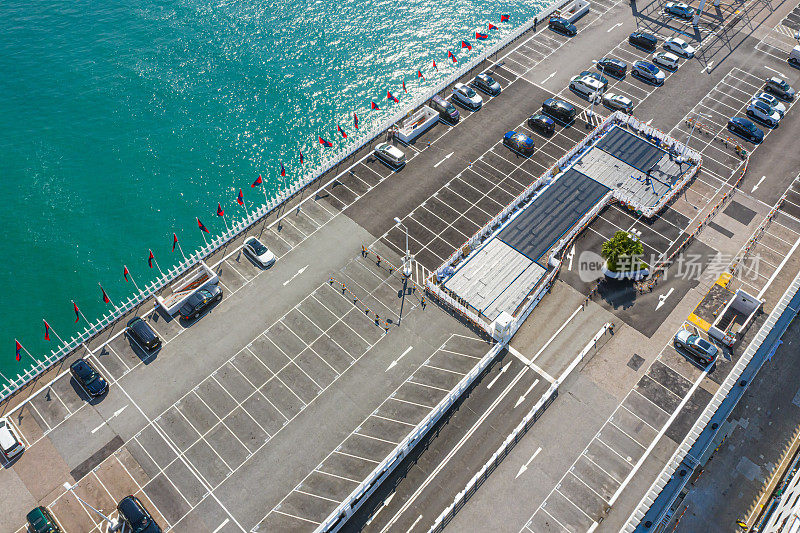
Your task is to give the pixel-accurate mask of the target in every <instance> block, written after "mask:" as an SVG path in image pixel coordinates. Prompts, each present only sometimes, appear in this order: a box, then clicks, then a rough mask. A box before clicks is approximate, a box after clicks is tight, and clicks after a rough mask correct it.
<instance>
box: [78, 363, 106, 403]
mask: <svg viewBox="0 0 800 533" xmlns="http://www.w3.org/2000/svg"><path fill="white" fill-rule="evenodd" d="M69 373H70V374H72V377H73V378H75V381H77V382H78V385H80V386H81V388H82V389H83V392H85V393H86V394H87V395H89V397H90V398H99V397H100V396H102V395H103V394H105V393H107V392H108V382H107V381H106V380H105V379H103V376H102V375H100V372H98V371H97V369H96V368H95V367H94V365H92V363H90V362H89V361H87V360H86V359H78V360H77V361H75V362H74V363H72V364H71V365H69Z"/></svg>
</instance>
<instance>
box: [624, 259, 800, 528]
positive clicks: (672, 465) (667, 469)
mask: <svg viewBox="0 0 800 533" xmlns="http://www.w3.org/2000/svg"><path fill="white" fill-rule="evenodd" d="M798 291H800V274H798V275H797V276H795V278H794V280H793V281H792V283H791V284H790V285H789V288H787V289H786V291H785V292H784V293H783V296H782V297H781V299H780V301H779V302H778V304H777V305H776V306H775V308H774V309H773V310H772V312H771V313H770V314H769V316H768V317H767V319H766V321H765V322H764V324H763V325H762V326H761V328H760V329H759V330H758V333H756V335H755V337H754V338H753V340H752V341H751V342H750V344H748V346H747V348H746V349H745V351H744V353H743V354H742V356H741V357H740V358H739V360H738V361H736V363H735V364H734V366H733V368H732V369H731V371H730V373H729V374H728V376H727V377H726V378H725V380H724V381H723V382H722V385H720V387H719V388H718V389H717V391H716V392H715V393H714V396H713V397H712V398H711V401H710V402H709V403H708V405H707V406H706V408H705V409H704V410H703V412H702V413H701V414H700V416H699V417H698V419H697V421H696V422H695V423H694V425H693V426H692V428H691V430H689V433H688V434H687V435H686V437H685V438H684V439H683V441H682V442H681V443H680V445H679V446H678V448H677V449H676V450H675V452H674V453H673V454H672V457H670V459H669V461H668V462H667V464H666V465H664V468H663V469H662V470H661V472H660V473H659V474H658V476H657V477H656V479H655V481H653V483H652V485H650V488H649V489H648V491H647V492H646V493H645V495H644V496H643V497H642V499H641V500H640V501H639V503H638V505H637V506H636V508H635V509H634V510H633V512H632V513H631V515H630V517H629V518H628V521H627V522H626V524H625V527H624V528H623V531H626V532H628V533H632V532H633V531H634V530H635V529H636V527H637V526H638V524H639V522H640V521H641V520H642V518H644V516H645V514H646V513H647V510H648V509H649V508H650V506H651V505H652V504H653V502H655V500H656V498H657V497H658V495H659V493H660V492H661V490H662V489H663V488H664V487H665V486H666V484H667V482H668V481H669V480H670V478H671V477H672V475H673V474H674V473H675V470H676V469H677V468H678V465H680V463H681V461H683V459H684V458H685V457H686V454H688V453H689V450H691V448H692V446H693V445H694V443H695V441H696V440H697V438H698V437H699V436H700V434H701V433H702V432H703V429H704V428H705V426H706V424H707V423H708V421H709V420H711V417H712V416H713V415H714V413H715V412H716V411H717V409H718V408H719V406H720V405H721V404H722V402H723V400H724V399H725V398H726V397H727V396H728V393H729V392H730V391H731V389H732V388H733V387H734V385H736V382H737V381H738V380H739V377H740V376H741V375H742V372H743V371H744V369H745V368H746V367H747V365H748V364H749V363H750V361H751V360H752V359H753V356H754V355H755V354H756V352H757V351H758V350H759V349H760V348H761V345H762V343H763V342H764V340H765V339H766V338H767V335H769V333H770V331H771V330H772V328H773V327H774V326H775V324H776V323H777V322H778V320H779V319H780V317H781V316H782V315H783V313H784V312H785V311H786V310H787V308H788V306H789V303H791V301H792V299H793V298H794V297H795V295H796V294H797V292H798ZM790 311H792V312H794V313H797V309H794V310H790Z"/></svg>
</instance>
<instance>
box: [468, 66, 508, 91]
mask: <svg viewBox="0 0 800 533" xmlns="http://www.w3.org/2000/svg"><path fill="white" fill-rule="evenodd" d="M472 83H473V85H475V88H476V89H479V90H481V91H483V92H485V93H486V94H490V95H492V96H497V95H498V94H500V91H502V90H503V88H502V87H500V84H499V83H497V81H496V80H495V79H494V78H492V77H491V76H489V74H487V73H485V72H484V73H483V74H478V75H477V76H475V79H474V80H473V81H472Z"/></svg>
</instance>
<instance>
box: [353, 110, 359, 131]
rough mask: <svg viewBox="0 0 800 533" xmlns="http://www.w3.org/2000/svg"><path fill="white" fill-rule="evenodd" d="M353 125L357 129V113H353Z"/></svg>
mask: <svg viewBox="0 0 800 533" xmlns="http://www.w3.org/2000/svg"><path fill="white" fill-rule="evenodd" d="M353 125H354V126H355V127H356V129H358V115H356V114H355V113H353Z"/></svg>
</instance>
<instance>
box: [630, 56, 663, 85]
mask: <svg viewBox="0 0 800 533" xmlns="http://www.w3.org/2000/svg"><path fill="white" fill-rule="evenodd" d="M631 74H633V75H634V76H637V77H638V78H641V79H643V80H644V81H646V82H648V83H652V84H653V85H661V84H662V83H664V79H665V78H666V76H665V75H664V73H663V72H662V71H661V70H660V69H659V68H658V67H657V66H655V65H654V64H652V63H648V62H647V61H637V62H636V63H634V64H633V68H632V69H631Z"/></svg>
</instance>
